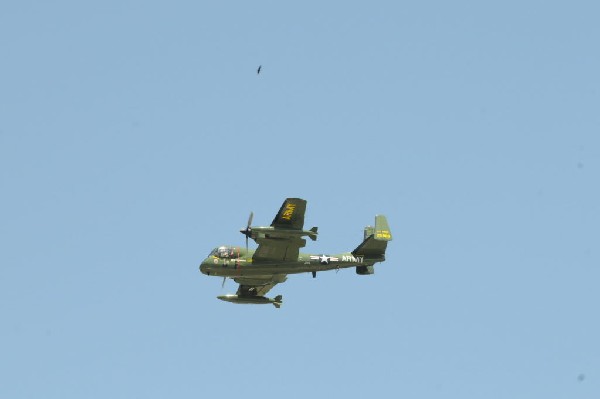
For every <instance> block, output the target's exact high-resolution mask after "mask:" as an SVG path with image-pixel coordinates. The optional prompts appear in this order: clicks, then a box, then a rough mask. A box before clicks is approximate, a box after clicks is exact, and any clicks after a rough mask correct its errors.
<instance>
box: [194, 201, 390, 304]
mask: <svg viewBox="0 0 600 399" xmlns="http://www.w3.org/2000/svg"><path fill="white" fill-rule="evenodd" d="M305 211H306V201H305V200H303V199H301V198H287V199H286V200H285V201H284V202H283V204H282V205H281V208H280V209H279V212H278V213H277V215H276V216H275V218H274V219H273V222H272V223H271V225H270V226H252V218H253V217H254V214H253V213H252V212H251V213H250V217H249V218H248V223H247V225H246V228H245V229H243V230H240V233H242V234H244V235H245V236H246V248H241V247H236V246H227V245H223V246H220V247H217V248H215V249H213V250H212V251H211V252H210V254H209V255H208V257H207V258H206V259H204V260H203V261H202V263H201V264H200V272H202V273H203V274H206V275H207V276H217V277H223V286H224V285H225V279H227V278H230V279H232V280H234V281H235V282H236V283H238V284H239V287H238V290H237V292H236V293H235V294H227V295H220V296H217V298H218V299H221V300H223V301H226V302H231V303H238V304H272V305H273V306H275V307H276V308H280V307H281V304H282V302H283V298H282V296H281V295H277V296H276V297H274V298H267V297H265V294H266V293H267V292H269V291H270V290H271V289H272V288H273V287H274V286H275V285H276V284H279V283H283V282H285V281H286V280H287V275H288V274H298V273H312V276H313V278H314V277H316V276H317V273H318V272H322V271H327V270H339V269H345V268H349V267H355V268H356V273H357V274H359V275H362V276H364V275H370V274H373V273H375V269H374V265H375V263H377V262H383V261H384V260H385V250H386V248H387V243H388V241H391V240H392V233H391V232H390V228H389V226H388V222H387V219H386V217H385V216H384V215H376V216H375V226H367V227H365V229H364V239H363V242H362V243H361V244H360V245H358V246H357V247H356V249H354V250H353V251H351V252H343V253H339V254H335V255H325V254H305V253H300V248H303V247H304V246H305V245H306V240H305V239H304V238H302V237H309V238H310V239H311V240H313V241H315V240H316V239H317V235H318V228H317V227H313V228H311V229H309V230H304V213H305ZM249 238H251V239H253V240H254V241H255V242H256V243H257V244H258V248H257V249H256V250H249V249H248V239H249Z"/></svg>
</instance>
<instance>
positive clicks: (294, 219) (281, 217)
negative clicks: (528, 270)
mask: <svg viewBox="0 0 600 399" xmlns="http://www.w3.org/2000/svg"><path fill="white" fill-rule="evenodd" d="M305 211H306V201H305V200H303V199H300V198H287V199H286V200H285V201H283V205H281V208H279V212H277V216H275V219H273V222H272V223H271V226H273V227H275V228H280V229H292V230H302V228H303V227H304V212H305Z"/></svg>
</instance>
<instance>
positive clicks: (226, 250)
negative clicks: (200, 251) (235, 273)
mask: <svg viewBox="0 0 600 399" xmlns="http://www.w3.org/2000/svg"><path fill="white" fill-rule="evenodd" d="M234 255H235V251H234V247H227V246H225V245H223V246H221V247H218V248H215V249H213V250H212V251H211V252H210V254H209V255H208V256H216V257H217V258H225V259H227V258H233V257H234Z"/></svg>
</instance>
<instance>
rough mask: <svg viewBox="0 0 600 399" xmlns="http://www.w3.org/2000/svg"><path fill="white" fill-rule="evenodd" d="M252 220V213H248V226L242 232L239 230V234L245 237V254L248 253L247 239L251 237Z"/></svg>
mask: <svg viewBox="0 0 600 399" xmlns="http://www.w3.org/2000/svg"><path fill="white" fill-rule="evenodd" d="M252 218H254V212H250V216H249V217H248V224H247V225H246V228H245V229H244V230H240V233H242V234H243V235H245V236H246V252H248V238H249V237H251V236H252V228H251V227H250V226H251V225H252Z"/></svg>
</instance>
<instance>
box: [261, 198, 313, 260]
mask: <svg viewBox="0 0 600 399" xmlns="http://www.w3.org/2000/svg"><path fill="white" fill-rule="evenodd" d="M305 211H306V201H305V200H303V199H301V198H287V199H286V200H285V201H284V202H283V204H282V205H281V208H279V212H277V215H276V216H275V218H274V219H273V222H272V223H271V227H273V228H274V229H276V230H278V234H277V236H276V237H270V236H269V235H268V234H267V235H265V237H257V238H255V239H254V240H255V241H256V243H257V244H258V248H257V249H256V252H254V256H253V257H252V260H253V261H254V262H269V261H272V262H277V261H279V262H282V261H283V262H285V261H290V262H294V261H296V260H298V254H299V252H300V248H302V247H304V245H306V241H305V240H304V239H302V238H300V237H299V236H298V235H297V234H289V235H286V234H285V232H286V231H289V230H302V229H303V228H304V212H305Z"/></svg>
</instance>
